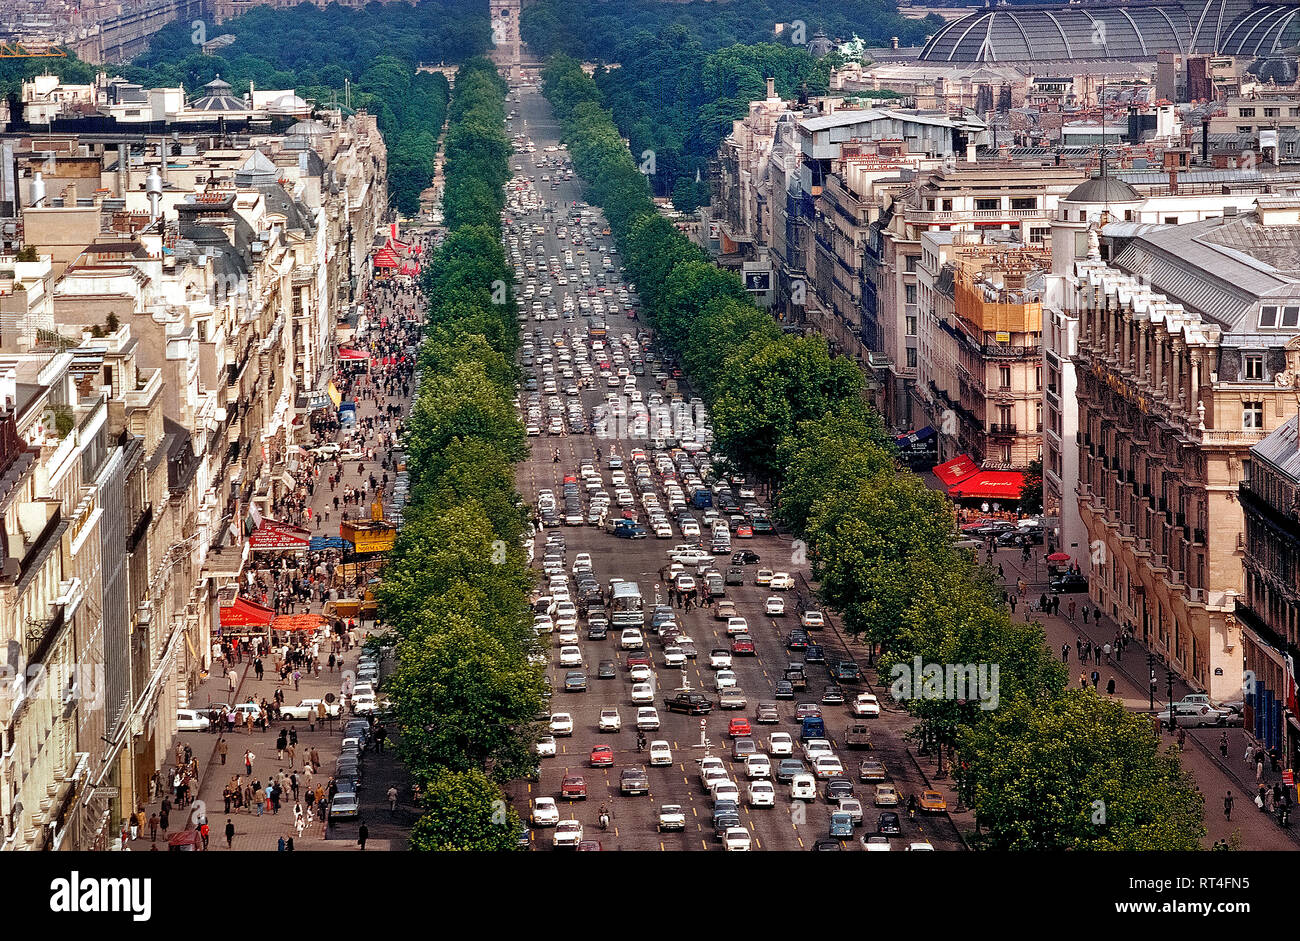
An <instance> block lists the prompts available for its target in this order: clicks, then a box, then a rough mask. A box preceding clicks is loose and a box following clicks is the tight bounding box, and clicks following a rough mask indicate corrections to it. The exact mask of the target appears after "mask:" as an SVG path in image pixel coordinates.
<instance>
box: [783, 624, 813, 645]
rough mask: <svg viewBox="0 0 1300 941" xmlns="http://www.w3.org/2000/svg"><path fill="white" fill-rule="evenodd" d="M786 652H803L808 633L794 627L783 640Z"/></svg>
mask: <svg viewBox="0 0 1300 941" xmlns="http://www.w3.org/2000/svg"><path fill="white" fill-rule="evenodd" d="M785 646H786V649H787V650H803V649H804V648H805V647H807V646H808V633H807V631H805V630H804V629H803V628H800V627H796V628H795V629H794V630H792V631H791V632H790V633H789V634H787V635H786V638H785Z"/></svg>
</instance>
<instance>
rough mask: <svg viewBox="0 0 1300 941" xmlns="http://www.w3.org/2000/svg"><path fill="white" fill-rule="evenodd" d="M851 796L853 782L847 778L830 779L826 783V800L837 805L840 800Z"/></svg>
mask: <svg viewBox="0 0 1300 941" xmlns="http://www.w3.org/2000/svg"><path fill="white" fill-rule="evenodd" d="M852 796H853V782H852V781H850V780H849V779H848V778H831V779H830V780H829V781H827V782H826V799H827V800H828V801H831V802H832V803H838V802H839V800H840V799H841V798H844V797H852Z"/></svg>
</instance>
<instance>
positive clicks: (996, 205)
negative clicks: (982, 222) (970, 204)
mask: <svg viewBox="0 0 1300 941" xmlns="http://www.w3.org/2000/svg"><path fill="white" fill-rule="evenodd" d="M1001 208H1002V200H1001V199H977V200H975V209H976V211H977V212H996V211H997V210H999V209H1001Z"/></svg>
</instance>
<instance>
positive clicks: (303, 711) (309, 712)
mask: <svg viewBox="0 0 1300 941" xmlns="http://www.w3.org/2000/svg"><path fill="white" fill-rule="evenodd" d="M360 688H361V687H360V685H358V686H357V687H355V688H354V689H353V693H354V694H355V693H356V692H357V690H359V689H360ZM322 705H323V706H324V707H325V714H326V715H327V716H330V717H332V718H335V719H337V718H338V717H339V715H340V714H341V713H342V711H343V709H342V707H341V705H340V704H339V703H338V702H332V703H327V702H325V700H323V699H302V700H299V701H298V705H296V706H281V707H280V718H281V719H297V720H299V721H305V720H306V719H307V718H308V717H309V716H314V715H320V706H322ZM182 731H188V730H185V729H182Z"/></svg>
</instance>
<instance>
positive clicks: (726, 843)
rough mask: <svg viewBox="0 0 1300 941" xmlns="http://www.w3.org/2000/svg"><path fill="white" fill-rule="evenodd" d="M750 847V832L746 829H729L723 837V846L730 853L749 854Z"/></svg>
mask: <svg viewBox="0 0 1300 941" xmlns="http://www.w3.org/2000/svg"><path fill="white" fill-rule="evenodd" d="M749 845H750V836H749V831H748V830H746V829H745V828H744V827H727V832H726V833H724V834H723V835H722V846H723V849H725V850H726V851H727V852H728V853H748V852H749Z"/></svg>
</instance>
